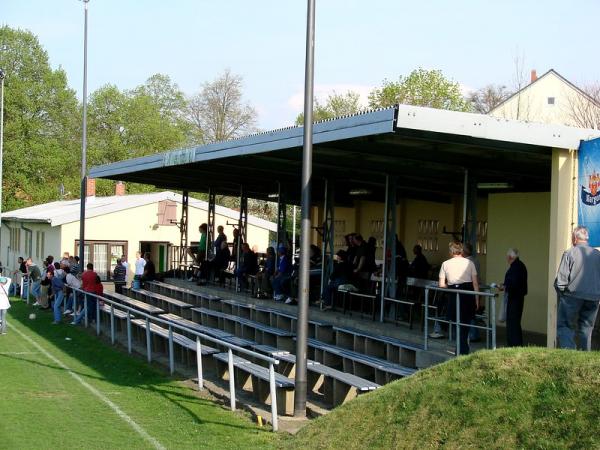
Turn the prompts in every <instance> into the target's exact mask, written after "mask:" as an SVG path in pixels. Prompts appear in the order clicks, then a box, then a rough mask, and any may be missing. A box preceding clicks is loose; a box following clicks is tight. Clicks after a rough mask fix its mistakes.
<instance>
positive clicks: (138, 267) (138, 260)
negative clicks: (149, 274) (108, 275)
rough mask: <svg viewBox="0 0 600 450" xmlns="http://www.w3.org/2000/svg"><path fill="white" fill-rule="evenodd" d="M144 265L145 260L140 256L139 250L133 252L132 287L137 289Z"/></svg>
mask: <svg viewBox="0 0 600 450" xmlns="http://www.w3.org/2000/svg"><path fill="white" fill-rule="evenodd" d="M145 266H146V260H145V259H144V258H142V253H141V252H135V276H134V277H133V287H134V288H136V289H139V288H140V287H141V286H140V283H141V280H142V275H144V267H145Z"/></svg>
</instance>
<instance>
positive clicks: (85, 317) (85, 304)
mask: <svg viewBox="0 0 600 450" xmlns="http://www.w3.org/2000/svg"><path fill="white" fill-rule="evenodd" d="M74 296H75V297H77V293H75V294H74ZM75 314H77V313H75ZM83 320H84V322H85V327H86V328H87V327H88V326H89V324H90V323H89V320H88V298H87V292H85V291H83Z"/></svg>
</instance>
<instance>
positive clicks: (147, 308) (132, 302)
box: [104, 292, 165, 315]
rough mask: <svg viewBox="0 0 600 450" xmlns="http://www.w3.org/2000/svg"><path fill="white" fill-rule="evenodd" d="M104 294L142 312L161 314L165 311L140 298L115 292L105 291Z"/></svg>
mask: <svg viewBox="0 0 600 450" xmlns="http://www.w3.org/2000/svg"><path fill="white" fill-rule="evenodd" d="M104 295H105V296H107V297H110V298H113V299H114V300H116V301H118V302H121V303H123V304H125V305H127V306H130V307H132V308H135V309H138V310H140V311H142V312H145V313H146V314H150V315H158V314H162V313H164V312H165V311H164V310H162V309H160V308H157V307H156V306H152V305H149V304H148V303H144V302H142V301H140V300H136V299H133V298H131V297H127V296H126V295H123V294H117V293H116V292H107V293H105V294H104Z"/></svg>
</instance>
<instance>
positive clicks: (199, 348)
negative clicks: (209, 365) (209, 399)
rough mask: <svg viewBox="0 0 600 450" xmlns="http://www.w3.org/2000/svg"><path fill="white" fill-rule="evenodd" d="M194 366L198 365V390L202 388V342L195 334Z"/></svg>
mask: <svg viewBox="0 0 600 450" xmlns="http://www.w3.org/2000/svg"><path fill="white" fill-rule="evenodd" d="M196 366H198V390H199V391H201V390H202V389H204V374H203V373H202V343H201V342H200V337H199V336H196Z"/></svg>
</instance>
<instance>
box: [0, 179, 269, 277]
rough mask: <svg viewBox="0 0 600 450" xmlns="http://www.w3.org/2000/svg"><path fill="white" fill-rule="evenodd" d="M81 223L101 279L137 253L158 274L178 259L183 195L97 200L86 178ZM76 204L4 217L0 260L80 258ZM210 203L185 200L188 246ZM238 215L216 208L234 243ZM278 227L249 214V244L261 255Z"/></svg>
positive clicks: (217, 222) (119, 193)
mask: <svg viewBox="0 0 600 450" xmlns="http://www.w3.org/2000/svg"><path fill="white" fill-rule="evenodd" d="M87 189H88V197H87V201H86V221H85V240H86V245H85V262H86V263H87V262H92V263H93V264H94V269H95V270H96V272H97V273H98V274H99V275H100V277H101V278H102V279H103V280H109V279H110V278H111V274H112V271H113V269H114V267H115V264H116V259H117V258H118V257H120V256H122V255H125V256H126V257H127V259H128V260H129V261H134V260H135V254H136V252H137V251H142V252H150V254H151V255H152V260H153V261H154V263H155V265H156V268H157V270H159V271H165V270H168V269H170V268H171V267H173V266H176V265H177V263H178V260H179V252H178V248H179V245H180V238H181V233H180V218H181V208H182V197H181V195H180V194H176V193H174V192H170V191H164V192H153V193H148V194H132V195H125V194H124V190H123V184H118V185H117V189H116V195H113V196H109V197H96V196H95V183H94V180H93V179H90V180H88V186H87ZM79 209H80V200H79V199H77V200H64V201H56V202H51V203H45V204H42V205H36V206H31V207H28V208H22V209H18V210H14V211H8V212H5V213H3V214H2V229H1V230H2V231H1V236H0V237H1V242H0V260H1V261H2V262H3V263H4V265H5V266H6V267H9V268H15V267H16V265H17V258H18V257H19V256H23V257H28V256H31V257H32V258H33V260H34V262H36V264H38V265H41V263H42V261H43V260H44V259H45V258H46V256H48V255H53V256H54V257H55V259H57V260H58V259H60V257H61V256H62V254H63V253H64V252H69V253H70V254H71V255H78V254H79ZM207 211H208V204H207V202H205V201H202V200H197V199H193V198H191V197H190V198H189V207H188V234H189V242H190V243H195V242H198V239H199V232H198V227H199V226H200V224H202V223H205V222H207ZM239 215H240V213H239V212H238V211H234V210H233V209H229V208H225V207H222V206H216V208H215V225H216V226H218V225H223V226H224V227H225V234H226V235H227V236H228V239H229V240H230V241H231V240H232V237H233V236H232V229H233V225H234V224H235V225H237V223H238V220H239ZM276 230H277V225H276V224H275V223H273V222H269V221H267V220H264V219H260V218H258V217H254V216H248V230H247V233H248V243H249V244H250V245H251V247H255V248H256V249H257V250H258V251H261V252H264V251H265V249H266V248H267V246H268V245H269V243H270V242H271V240H272V239H271V237H272V236H270V233H274V232H276Z"/></svg>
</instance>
